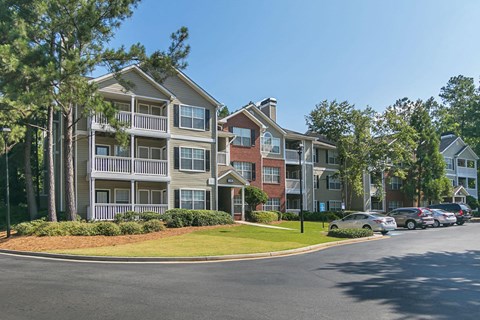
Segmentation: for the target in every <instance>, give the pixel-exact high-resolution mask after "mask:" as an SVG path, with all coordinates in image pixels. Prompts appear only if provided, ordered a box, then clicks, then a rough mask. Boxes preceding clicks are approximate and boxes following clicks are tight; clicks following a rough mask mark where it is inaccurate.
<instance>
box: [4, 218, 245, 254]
mask: <svg viewBox="0 0 480 320" xmlns="http://www.w3.org/2000/svg"><path fill="white" fill-rule="evenodd" d="M234 226H238V225H234V224H233V225H221V226H208V227H185V228H172V229H166V230H164V231H160V232H153V233H147V234H137V235H125V236H114V237H107V236H89V237H88V236H66V237H33V236H30V237H22V236H17V235H15V234H13V236H12V237H11V238H10V239H7V238H6V232H4V231H2V232H0V249H8V250H19V251H48V250H58V249H78V248H93V247H105V246H115V245H121V244H127V243H134V242H141V241H148V240H156V239H162V238H167V237H174V236H179V235H182V234H187V233H191V232H194V231H199V230H209V229H216V228H225V227H234Z"/></svg>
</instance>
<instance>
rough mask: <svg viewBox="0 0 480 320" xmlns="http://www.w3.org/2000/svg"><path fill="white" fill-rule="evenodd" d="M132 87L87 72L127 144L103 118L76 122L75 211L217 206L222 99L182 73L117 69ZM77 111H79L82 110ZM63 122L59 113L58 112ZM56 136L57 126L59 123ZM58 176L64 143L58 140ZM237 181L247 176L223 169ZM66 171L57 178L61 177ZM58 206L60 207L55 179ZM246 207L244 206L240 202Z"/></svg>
mask: <svg viewBox="0 0 480 320" xmlns="http://www.w3.org/2000/svg"><path fill="white" fill-rule="evenodd" d="M121 74H122V77H123V78H124V79H125V80H128V81H129V82H131V83H133V85H134V86H132V88H130V89H129V90H127V89H125V88H124V87H122V85H121V84H120V83H119V82H118V81H117V80H116V79H115V78H114V77H113V75H112V74H108V75H105V76H102V77H98V78H95V79H92V80H91V81H93V82H95V83H96V84H97V85H98V88H99V92H100V93H101V94H102V95H103V96H104V98H105V100H107V101H110V102H112V103H113V104H115V105H116V106H117V107H118V110H119V112H118V114H117V115H116V117H117V120H118V121H120V122H121V123H122V124H123V126H124V127H125V132H126V134H127V135H128V145H127V146H125V145H120V144H119V143H118V142H117V140H116V139H115V135H114V134H115V132H114V131H115V130H114V128H113V127H112V126H110V125H109V123H108V121H107V119H106V117H105V116H104V115H102V114H96V115H94V116H92V117H88V118H80V119H79V120H78V121H77V123H76V124H75V136H76V142H75V178H76V179H75V180H76V181H75V184H76V201H77V210H78V213H79V214H80V215H81V216H83V217H85V218H88V219H92V220H111V219H113V218H114V216H115V215H116V214H117V213H121V212H125V211H129V210H134V211H138V212H142V211H154V212H158V213H163V212H165V211H166V210H167V209H169V208H193V209H217V207H218V202H217V201H218V197H217V194H218V190H217V185H218V181H217V178H219V176H218V168H217V126H216V124H217V108H218V107H219V106H220V103H219V102H218V101H217V100H215V99H214V98H213V97H211V96H210V95H209V94H208V93H207V92H206V91H205V90H203V89H202V88H201V87H199V86H198V85H197V84H196V83H195V82H193V81H192V80H191V79H190V78H188V77H187V76H186V75H185V74H183V73H182V72H180V71H179V72H177V74H176V75H175V76H172V77H169V78H168V79H166V80H165V81H164V82H163V83H162V84H159V83H157V82H155V81H154V80H153V79H152V78H151V77H150V76H149V75H148V74H146V73H145V72H143V71H142V70H141V69H140V68H138V67H136V66H131V67H128V68H125V69H124V70H122V73H121ZM81 113H82V110H77V115H80V114H81ZM59 122H61V119H59ZM58 128H59V130H60V135H59V136H61V128H62V125H58ZM56 150H57V159H56V162H57V168H58V169H59V171H58V176H60V177H62V176H63V172H62V170H61V166H60V165H59V164H60V163H61V159H62V152H61V150H63V143H62V140H61V139H59V142H58V143H57V146H56ZM222 178H223V179H227V180H229V181H230V179H234V180H235V181H236V183H237V184H238V185H239V186H244V185H245V184H246V183H247V182H246V181H245V180H243V179H242V177H240V178H239V177H238V175H236V174H235V173H234V172H233V173H232V172H222ZM60 181H63V177H62V178H59V182H60ZM58 186H59V187H57V190H58V195H57V199H58V202H59V203H58V208H59V209H60V210H63V208H64V207H65V204H64V198H63V186H62V184H61V183H59V184H58ZM242 207H243V206H242Z"/></svg>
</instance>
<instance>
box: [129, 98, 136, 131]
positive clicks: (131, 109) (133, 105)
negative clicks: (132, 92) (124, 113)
mask: <svg viewBox="0 0 480 320" xmlns="http://www.w3.org/2000/svg"><path fill="white" fill-rule="evenodd" d="M130 116H131V118H132V128H135V96H132V99H131V101H130Z"/></svg>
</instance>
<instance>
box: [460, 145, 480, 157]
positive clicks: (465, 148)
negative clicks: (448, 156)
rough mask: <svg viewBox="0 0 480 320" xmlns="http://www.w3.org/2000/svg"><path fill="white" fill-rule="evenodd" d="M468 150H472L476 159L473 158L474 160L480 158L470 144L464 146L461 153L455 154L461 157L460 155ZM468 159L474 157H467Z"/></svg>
mask: <svg viewBox="0 0 480 320" xmlns="http://www.w3.org/2000/svg"><path fill="white" fill-rule="evenodd" d="M467 150H470V152H471V153H472V154H473V156H474V159H473V160H478V159H479V158H478V156H477V154H476V153H475V152H474V151H473V150H472V148H470V146H469V145H465V147H464V148H463V150H462V151H461V152H460V153H458V154H456V155H455V156H456V157H460V155H461V154H463V153H464V152H465V151H467ZM466 160H472V159H466Z"/></svg>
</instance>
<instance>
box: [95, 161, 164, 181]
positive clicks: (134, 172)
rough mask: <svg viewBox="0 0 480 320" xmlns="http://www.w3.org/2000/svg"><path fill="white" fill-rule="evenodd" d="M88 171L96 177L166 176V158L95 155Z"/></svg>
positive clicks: (156, 178)
mask: <svg viewBox="0 0 480 320" xmlns="http://www.w3.org/2000/svg"><path fill="white" fill-rule="evenodd" d="M89 169H90V173H91V175H92V176H94V177H97V178H110V179H122V178H135V177H138V178H141V179H142V180H158V179H159V178H168V160H157V159H142V158H133V159H132V158H129V157H116V156H99V155H95V157H94V160H93V165H92V166H90V165H89Z"/></svg>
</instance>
